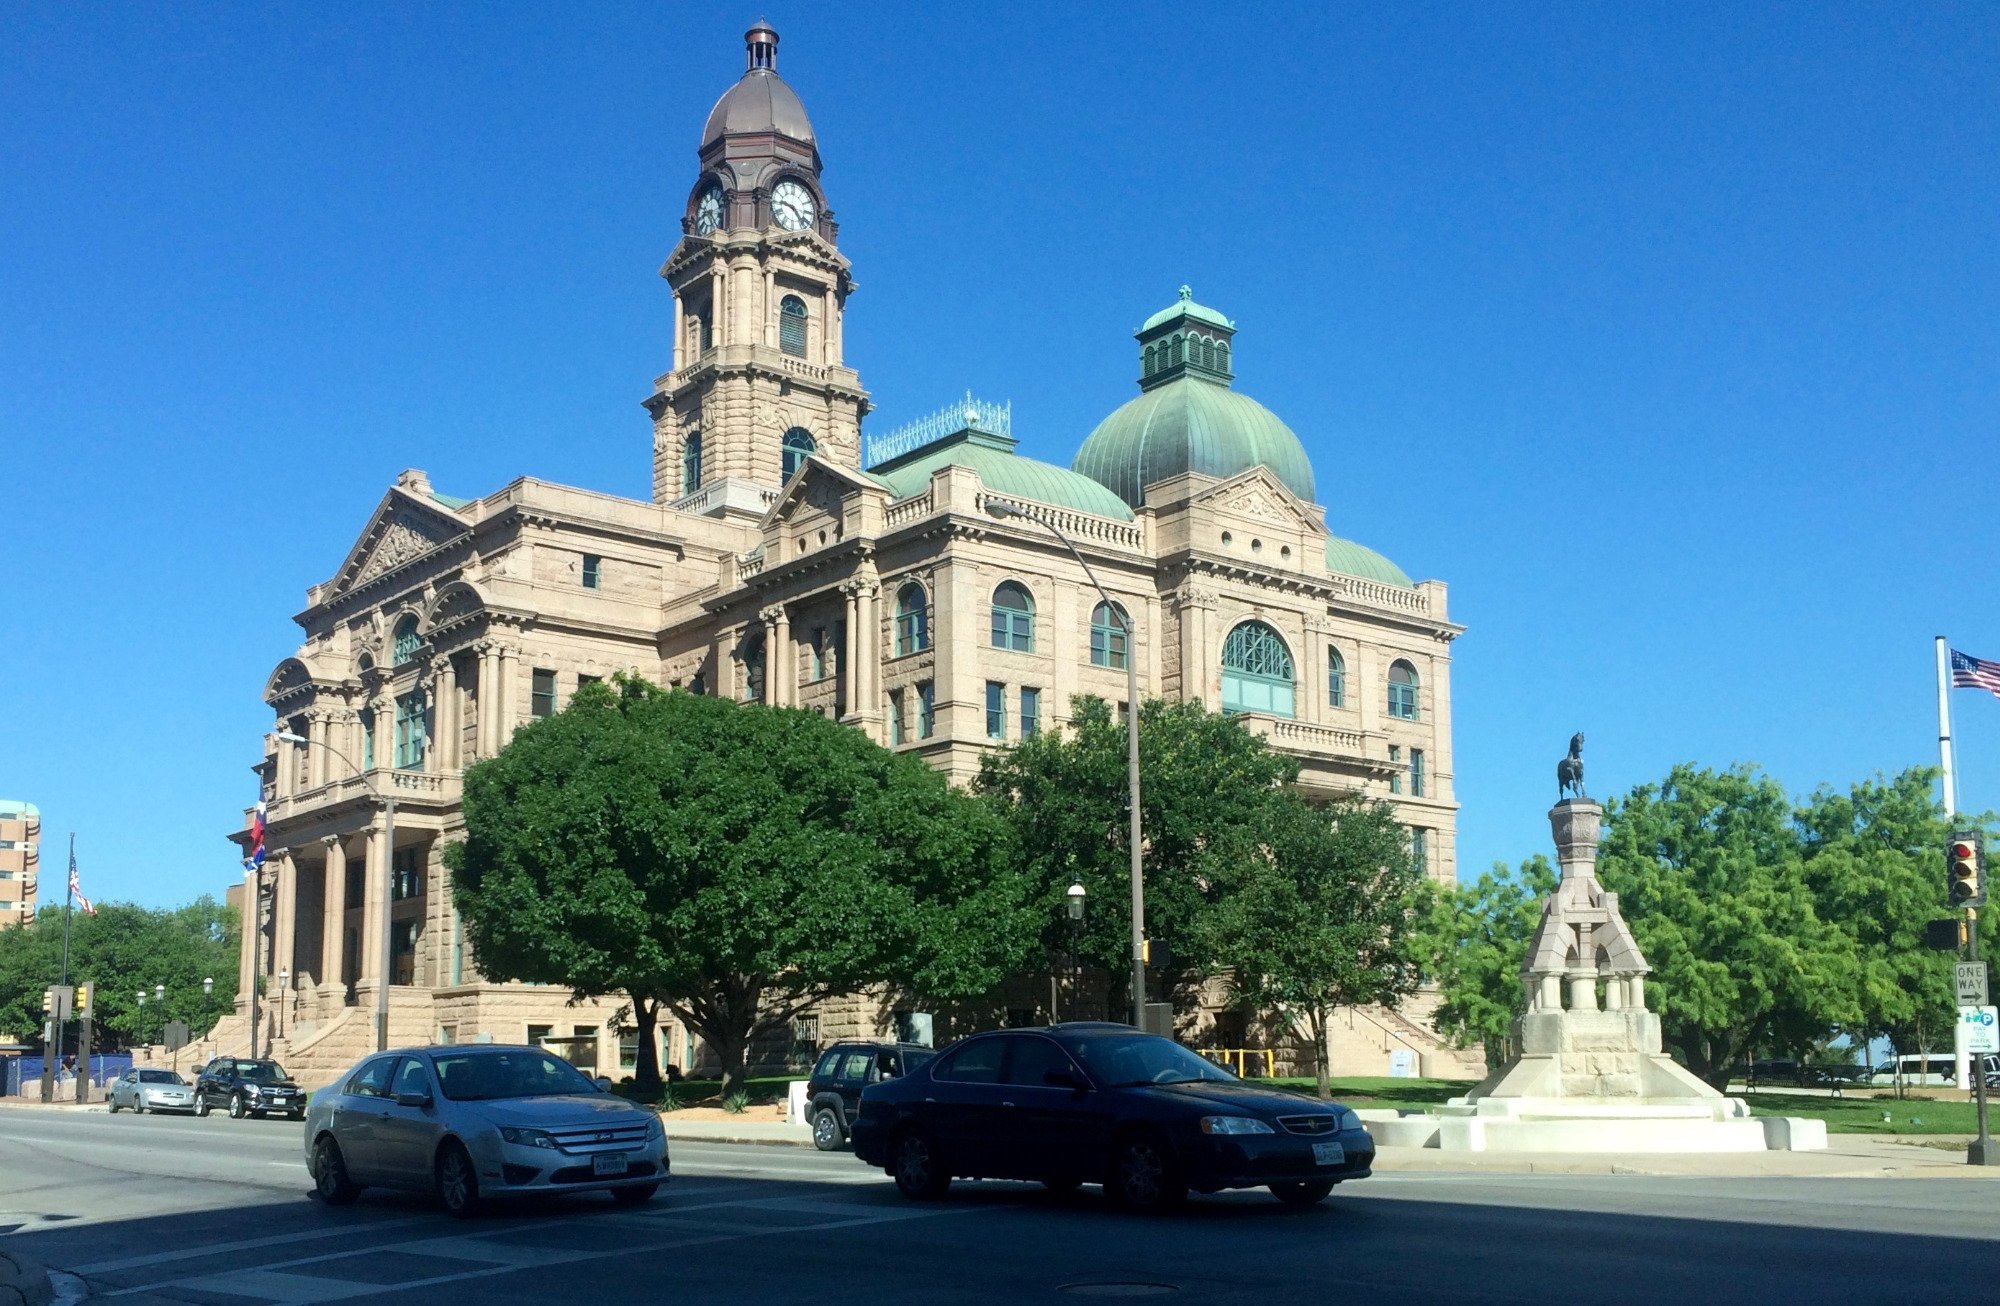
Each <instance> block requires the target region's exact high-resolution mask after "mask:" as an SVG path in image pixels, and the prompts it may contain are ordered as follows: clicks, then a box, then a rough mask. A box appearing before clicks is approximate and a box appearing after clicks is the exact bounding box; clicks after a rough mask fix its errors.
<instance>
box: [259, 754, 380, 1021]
mask: <svg viewBox="0 0 2000 1306" xmlns="http://www.w3.org/2000/svg"><path fill="white" fill-rule="evenodd" d="M278 741H279V742H280V743H286V744H292V745H294V746H296V747H299V748H309V747H319V748H324V749H325V750H326V751H327V752H329V753H332V754H333V755H334V756H335V757H337V758H339V759H340V760H341V761H342V762H345V763H346V764H347V768H348V769H349V770H350V771H353V772H354V774H355V775H356V776H357V777H359V779H360V780H361V783H362V784H363V785H364V786H365V787H366V788H367V790H368V792H369V794H370V795H371V796H372V797H373V798H374V799H375V801H376V802H378V803H380V804H382V846H383V848H384V849H385V850H386V851H385V853H384V856H383V858H382V874H383V876H384V877H385V878H386V881H387V882H386V883H384V884H383V885H382V886H381V888H382V940H381V947H382V955H381V966H382V969H381V972H380V973H381V979H380V980H378V981H377V982H376V985H375V1050H376V1051H377V1052H386V1051H388V1050H389V979H390V972H391V967H392V966H393V965H394V964H395V951H394V944H393V940H394V938H395V925H394V922H393V920H392V919H391V918H392V913H391V911H390V908H391V907H392V906H393V905H394V903H395V900H396V899H395V883H396V797H395V795H394V794H385V793H383V792H382V791H381V790H380V789H377V788H376V787H375V782H374V781H372V780H370V779H369V778H368V773H367V772H366V771H363V770H362V769H361V768H360V767H358V766H356V765H354V762H353V760H352V759H351V758H349V757H348V756H347V754H345V753H343V752H341V751H340V750H339V749H338V748H335V747H334V746H333V745H332V744H329V743H327V742H326V741H325V740H324V739H308V738H306V737H305V736H304V735H299V734H293V733H292V732H291V731H289V730H280V731H279V732H278ZM363 946H364V947H365V946H366V941H365V940H364V942H363Z"/></svg>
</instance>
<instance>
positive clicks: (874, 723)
mask: <svg viewBox="0 0 2000 1306" xmlns="http://www.w3.org/2000/svg"><path fill="white" fill-rule="evenodd" d="M881 596H882V584H881V582H880V581H879V580H877V579H876V578H875V574H874V571H873V569H872V568H871V569H870V571H869V572H868V573H867V574H866V576H865V578H864V579H863V580H862V583H861V592H860V594H859V595H858V596H857V599H858V606H859V608H860V617H861V676H860V681H861V702H860V703H859V704H857V705H856V710H858V711H859V712H860V713H861V715H862V716H863V717H864V718H865V719H866V720H867V721H868V722H869V723H870V724H869V734H870V735H871V736H872V737H873V738H874V739H875V740H876V742H877V743H880V742H882V731H881V722H882V614H881Z"/></svg>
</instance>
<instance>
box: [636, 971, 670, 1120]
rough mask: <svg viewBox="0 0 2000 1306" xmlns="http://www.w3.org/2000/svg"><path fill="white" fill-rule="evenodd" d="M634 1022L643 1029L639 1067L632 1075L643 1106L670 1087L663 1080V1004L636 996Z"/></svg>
mask: <svg viewBox="0 0 2000 1306" xmlns="http://www.w3.org/2000/svg"><path fill="white" fill-rule="evenodd" d="M632 1019H633V1021H634V1022H635V1023H636V1024H637V1025H638V1027H639V1065H638V1068H637V1069H635V1070H634V1071H633V1072H632V1089H633V1091H634V1092H635V1093H636V1094H638V1097H639V1100H640V1101H641V1102H655V1101H658V1100H659V1097H660V1090H661V1089H663V1088H664V1087H666V1085H665V1084H664V1083H663V1082H662V1081H661V1079H660V1040H659V1035H658V1030H659V1024H660V1003H659V1000H658V999H657V998H649V997H646V996H644V995H643V994H638V993H634V994H633V995H632Z"/></svg>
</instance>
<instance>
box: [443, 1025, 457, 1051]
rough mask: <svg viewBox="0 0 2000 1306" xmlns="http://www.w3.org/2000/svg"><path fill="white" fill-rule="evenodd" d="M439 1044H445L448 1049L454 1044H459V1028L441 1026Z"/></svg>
mask: <svg viewBox="0 0 2000 1306" xmlns="http://www.w3.org/2000/svg"><path fill="white" fill-rule="evenodd" d="M438 1042H440V1043H442V1044H444V1045H445V1046H446V1047H450V1046H451V1045H452V1044H454V1043H456V1042H458V1026H456V1025H439V1026H438Z"/></svg>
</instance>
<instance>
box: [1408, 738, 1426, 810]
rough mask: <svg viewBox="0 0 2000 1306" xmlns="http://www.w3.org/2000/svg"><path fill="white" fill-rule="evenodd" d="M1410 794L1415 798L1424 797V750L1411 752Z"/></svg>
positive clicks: (1419, 749)
mask: <svg viewBox="0 0 2000 1306" xmlns="http://www.w3.org/2000/svg"><path fill="white" fill-rule="evenodd" d="M1410 794H1411V796H1412V797H1415V798H1422V797H1423V796H1424V750H1423V749H1421V748H1412V749H1411V750H1410Z"/></svg>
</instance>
